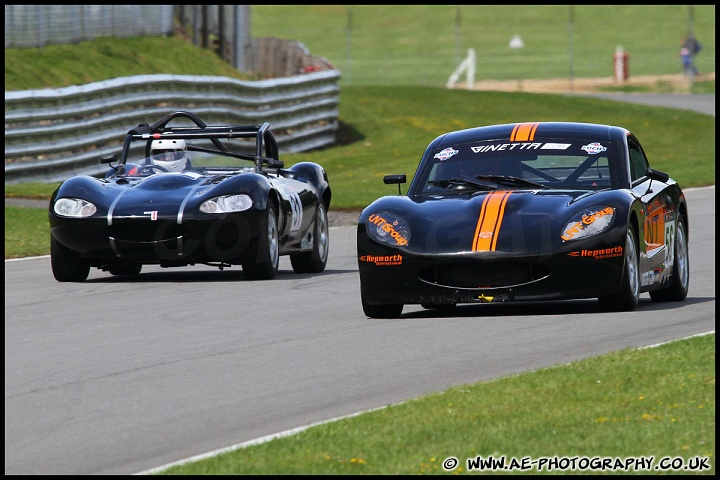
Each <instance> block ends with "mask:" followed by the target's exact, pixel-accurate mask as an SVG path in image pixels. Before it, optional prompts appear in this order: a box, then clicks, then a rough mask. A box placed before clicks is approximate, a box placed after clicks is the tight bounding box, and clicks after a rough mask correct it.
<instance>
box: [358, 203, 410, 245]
mask: <svg viewBox="0 0 720 480" xmlns="http://www.w3.org/2000/svg"><path fill="white" fill-rule="evenodd" d="M366 229H367V233H368V235H370V238H372V239H373V240H375V241H376V242H380V243H385V244H387V245H391V246H393V247H404V246H405V245H407V244H408V243H410V226H409V225H408V223H407V222H406V221H405V220H404V219H403V218H402V217H400V216H398V215H395V214H394V213H390V212H378V213H373V214H372V215H370V216H369V217H368V219H367V227H366Z"/></svg>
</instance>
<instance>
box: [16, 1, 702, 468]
mask: <svg viewBox="0 0 720 480" xmlns="http://www.w3.org/2000/svg"><path fill="white" fill-rule="evenodd" d="M714 8H715V7H714V5H697V6H694V19H695V23H694V26H695V31H696V35H697V37H698V38H699V39H700V41H701V42H702V43H703V46H704V49H703V51H702V52H701V54H700V55H699V56H698V59H697V60H698V62H697V63H698V66H699V68H700V71H701V72H710V71H713V72H714V70H715V65H714V54H715V12H714ZM348 11H349V8H348V6H342V5H340V6H332V5H300V6H279V5H255V6H253V14H252V29H253V35H254V36H277V37H282V38H288V39H294V40H299V41H301V42H303V43H304V44H305V45H306V46H307V47H308V48H309V50H310V51H311V53H313V54H315V55H319V56H324V57H326V58H328V59H329V60H330V61H331V62H333V63H334V64H336V66H338V68H340V69H341V70H342V71H343V79H342V80H341V86H342V90H341V94H340V120H341V126H340V131H339V135H338V137H339V144H338V146H336V147H333V148H328V149H325V150H322V151H317V152H308V153H301V154H293V155H285V156H284V157H283V159H284V160H285V162H286V164H288V165H291V164H293V163H296V162H300V161H314V162H317V163H320V164H321V165H323V166H325V168H326V169H327V171H328V175H329V178H330V182H331V185H332V187H333V191H334V196H333V204H332V206H331V208H345V209H357V208H361V207H363V206H365V205H366V204H367V203H369V202H370V201H372V200H374V199H375V198H377V197H378V196H381V195H385V194H394V193H395V192H396V190H395V189H394V188H390V187H389V186H387V185H384V184H383V183H382V176H383V175H385V174H388V173H406V174H408V176H409V177H411V176H412V174H413V173H414V169H415V166H416V165H417V162H418V160H419V158H420V156H421V154H422V152H423V150H424V148H425V147H426V145H427V144H428V143H429V142H430V141H431V140H432V139H434V138H435V137H436V136H437V135H439V134H440V133H443V132H445V131H449V130H455V129H460V128H466V127H471V126H476V125H482V124H488V123H501V122H515V121H529V120H550V119H552V120H558V119H562V120H579V121H588V122H603V123H612V124H616V125H622V126H625V127H628V128H629V129H631V130H633V131H634V132H635V133H636V134H637V135H638V137H639V138H640V140H641V141H642V142H643V145H644V146H645V148H646V150H647V153H648V155H649V157H650V161H651V164H652V166H653V167H655V168H657V169H660V170H664V171H666V172H668V173H670V174H671V175H672V176H673V177H674V178H675V179H677V180H678V181H679V182H680V184H681V186H683V187H691V186H701V185H710V184H714V183H715V145H714V139H715V133H714V132H715V119H714V117H711V116H707V115H701V114H697V113H693V112H689V111H679V110H670V109H664V108H652V107H645V106H640V105H631V104H627V105H623V106H622V107H621V106H620V105H619V104H617V103H615V102H604V101H601V100H596V99H589V98H572V97H565V96H558V95H539V94H528V93H498V92H466V91H460V90H445V89H444V88H442V86H443V85H444V84H445V82H446V81H447V78H448V76H449V75H450V74H451V73H452V71H453V70H454V68H455V65H457V62H456V58H458V55H456V52H461V53H462V56H464V54H465V49H467V48H469V47H473V48H475V49H476V52H477V53H478V59H479V62H478V65H479V67H480V69H479V71H478V74H477V76H476V78H477V79H478V80H480V79H483V78H488V79H490V78H499V79H522V78H552V77H562V76H566V75H567V72H568V58H569V56H568V44H567V38H568V36H567V14H568V7H567V6H527V5H522V6H503V7H499V6H485V5H482V6H472V5H470V6H466V5H463V6H462V8H461V12H462V27H461V35H460V39H461V41H460V47H461V48H459V49H458V48H457V46H458V44H457V40H458V37H456V36H455V28H454V21H455V13H456V8H455V6H440V7H439V6H413V7H411V10H409V7H400V6H393V5H389V6H382V5H377V6H371V7H370V6H353V7H352V12H353V16H352V21H353V26H352V34H351V42H350V43H348V42H346V41H345V40H346V38H347V36H348V29H347V19H348ZM408 12H411V13H412V14H411V15H410V14H408ZM687 12H688V9H687V6H657V5H654V6H643V7H639V6H632V5H631V6H610V7H606V6H595V5H580V6H576V7H575V26H576V27H575V28H576V30H575V33H574V41H575V44H574V47H575V53H574V57H575V59H576V63H575V65H574V67H575V75H576V76H578V77H581V76H609V75H611V70H610V69H611V63H610V59H611V56H612V52H613V51H614V48H615V46H616V44H622V45H624V46H625V48H626V50H627V51H628V52H630V55H631V75H633V74H638V75H639V74H665V73H678V72H679V66H678V59H677V49H678V48H679V44H678V42H679V39H680V38H681V37H682V36H683V35H684V33H685V32H686V29H687ZM308 26H310V27H308ZM514 33H518V34H520V35H521V36H522V37H523V40H524V41H525V43H526V48H525V49H524V50H523V51H508V50H507V48H506V46H507V42H508V41H509V37H510V36H511V35H512V34H514ZM346 67H347V68H346ZM118 72H122V74H123V76H124V75H135V74H148V73H174V74H204V75H224V76H232V77H235V78H251V77H252V76H251V75H244V74H242V73H240V72H236V71H233V70H232V69H228V67H227V65H225V64H223V63H222V62H219V61H218V60H217V58H216V57H215V56H214V55H213V54H212V53H211V52H208V51H204V50H201V49H198V48H194V47H189V46H188V44H187V43H186V42H184V41H183V40H181V39H178V38H139V39H122V40H119V39H98V40H95V41H93V42H83V43H81V44H77V45H68V46H49V47H45V48H43V49H6V50H5V89H6V90H24V89H30V88H50V87H62V86H67V85H73V84H82V83H87V82H92V81H100V80H106V79H109V78H113V77H115V76H118ZM378 84H379V85H384V87H382V88H372V87H371V86H372V85H378ZM660 87H662V86H660ZM698 89H699V90H698ZM694 91H696V92H698V91H700V92H711V93H714V91H715V84H714V82H707V83H700V82H698V83H696V84H695V86H694ZM124 133H125V132H120V134H124ZM56 186H57V184H37V183H32V184H31V183H28V184H19V185H6V186H5V195H6V196H20V197H32V198H41V199H49V197H50V194H51V193H52V191H53V190H54V189H55V187H56ZM5 251H6V253H5V257H6V258H13V257H22V256H29V255H42V254H47V253H48V252H49V231H48V224H47V212H46V211H45V210H44V209H29V208H22V207H12V208H7V207H6V208H5ZM478 455H481V456H483V457H486V456H489V455H493V456H495V457H498V456H501V455H506V456H508V457H516V458H523V457H527V456H532V457H533V458H534V459H537V458H538V457H541V456H552V455H561V456H567V457H572V456H589V457H598V456H605V457H610V456H611V457H621V458H627V457H630V456H639V455H645V456H654V457H656V459H659V458H661V457H663V456H669V457H682V458H685V459H689V458H693V457H695V456H699V457H708V458H709V459H710V462H711V464H712V469H711V470H710V471H703V472H698V473H705V474H714V472H715V467H714V459H715V335H714V334H713V335H708V336H705V337H700V338H692V339H688V340H683V341H679V342H675V343H672V344H669V345H664V346H661V347H659V348H654V349H648V350H641V351H636V350H625V351H621V352H616V353H613V354H610V355H607V356H603V357H598V358H591V359H587V360H583V361H579V362H574V363H572V364H571V365H568V366H563V367H556V368H551V369H544V370H540V371H538V372H531V373H528V374H523V375H518V376H513V377H509V378H504V379H500V380H497V381H494V382H484V383H478V384H474V385H464V386H458V387H455V388H452V389H450V390H448V391H446V392H438V393H437V394H434V395H429V396H426V397H422V398H419V399H415V400H411V401H409V402H406V403H403V404H400V405H393V406H389V407H388V408H386V409H382V410H378V411H374V412H369V413H366V414H363V415H360V416H358V417H353V418H349V419H345V420H341V421H338V422H333V423H328V424H324V425H320V426H316V427H313V428H310V429H308V430H306V431H304V432H302V433H300V434H298V435H295V436H293V437H288V438H283V439H277V440H274V441H271V442H269V443H265V444H261V445H256V446H251V447H248V448H245V449H242V450H238V451H236V452H232V453H228V454H225V455H222V456H220V457H216V458H212V459H208V460H204V461H201V462H197V463H194V464H191V465H186V466H182V467H175V468H173V469H171V470H170V471H168V472H165V473H169V474H278V475H279V474H311V473H315V474H396V473H397V474H436V473H444V470H443V469H442V462H443V460H444V459H446V458H448V457H450V456H454V457H457V458H458V459H459V460H460V462H461V467H462V468H463V470H460V469H459V468H458V469H456V470H454V471H453V473H466V472H467V467H466V464H465V460H466V459H467V458H475V457H476V456H478ZM509 473H523V472H520V471H514V472H509ZM531 473H532V472H531ZM551 473H566V472H557V471H555V472H551ZM580 473H589V472H580ZM613 473H619V472H613ZM627 473H658V472H656V471H652V472H642V471H640V472H633V471H629V472H627ZM668 473H696V472H682V471H681V472H668Z"/></svg>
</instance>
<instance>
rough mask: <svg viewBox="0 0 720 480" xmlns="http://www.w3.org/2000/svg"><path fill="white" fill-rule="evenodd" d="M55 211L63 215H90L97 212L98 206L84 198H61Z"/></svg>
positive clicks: (56, 203) (57, 201) (56, 202)
mask: <svg viewBox="0 0 720 480" xmlns="http://www.w3.org/2000/svg"><path fill="white" fill-rule="evenodd" d="M53 211H54V212H55V213H56V214H58V215H60V216H61V217H89V216H91V215H93V214H94V213H95V212H97V207H96V206H95V205H93V204H92V203H90V202H88V201H87V200H83V199H82V198H59V199H58V200H56V201H55V205H53Z"/></svg>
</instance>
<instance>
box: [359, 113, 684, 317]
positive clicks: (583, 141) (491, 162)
mask: <svg viewBox="0 0 720 480" xmlns="http://www.w3.org/2000/svg"><path fill="white" fill-rule="evenodd" d="M384 181H385V183H386V184H398V188H400V184H401V183H404V182H405V181H406V176H405V175H403V174H399V175H388V176H386V177H385V178H384ZM357 255H358V267H359V274H360V290H361V301H362V306H363V310H364V313H365V314H366V315H367V316H368V317H376V318H393V317H398V316H400V315H401V313H402V310H403V306H404V305H407V304H420V305H422V306H423V307H425V308H443V307H454V306H455V305H457V304H461V303H499V302H521V301H543V300H564V299H582V298H598V299H599V302H600V305H601V306H602V307H603V308H604V309H606V310H615V311H623V310H633V309H635V308H636V307H637V306H638V303H639V297H640V294H641V293H644V292H649V294H650V297H651V298H652V300H654V301H681V300H684V299H685V297H686V296H687V292H688V284H689V278H690V270H689V256H688V206H687V203H686V201H685V196H684V195H683V192H682V190H681V188H680V186H679V185H678V184H677V183H676V182H675V181H674V180H672V179H671V178H670V177H669V176H668V175H667V174H666V173H663V172H660V171H657V170H654V169H652V168H650V164H649V162H648V159H647V156H646V155H645V152H644V150H643V148H642V147H641V145H640V142H639V141H638V139H637V138H636V137H635V135H633V134H632V133H631V132H630V131H628V130H627V129H625V128H622V127H617V126H610V125H597V124H589V123H575V122H528V123H517V124H505V125H492V126H483V127H477V128H470V129H466V130H460V131H455V132H449V133H445V134H443V135H440V136H439V137H437V138H436V139H435V140H433V141H432V142H431V143H430V145H429V146H428V147H427V149H426V150H425V153H424V154H423V156H422V159H421V160H420V163H419V165H418V168H417V170H416V172H415V175H414V178H413V180H412V182H411V183H410V186H409V188H408V192H407V195H402V194H400V192H399V194H398V195H391V196H385V197H382V198H379V199H377V200H375V201H374V202H373V203H371V204H370V205H369V206H367V207H366V208H365V209H364V210H363V212H362V214H361V215H360V218H359V223H358V227H357Z"/></svg>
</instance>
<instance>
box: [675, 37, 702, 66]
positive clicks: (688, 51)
mask: <svg viewBox="0 0 720 480" xmlns="http://www.w3.org/2000/svg"><path fill="white" fill-rule="evenodd" d="M700 50H702V45H700V42H698V41H697V39H696V38H695V36H694V35H693V34H692V33H688V34H687V35H686V36H685V38H683V40H682V48H681V49H680V59H681V60H682V64H683V70H684V72H685V74H686V75H692V76H695V75H697V74H698V71H697V67H696V66H695V55H697V54H698V53H699V52H700Z"/></svg>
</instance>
